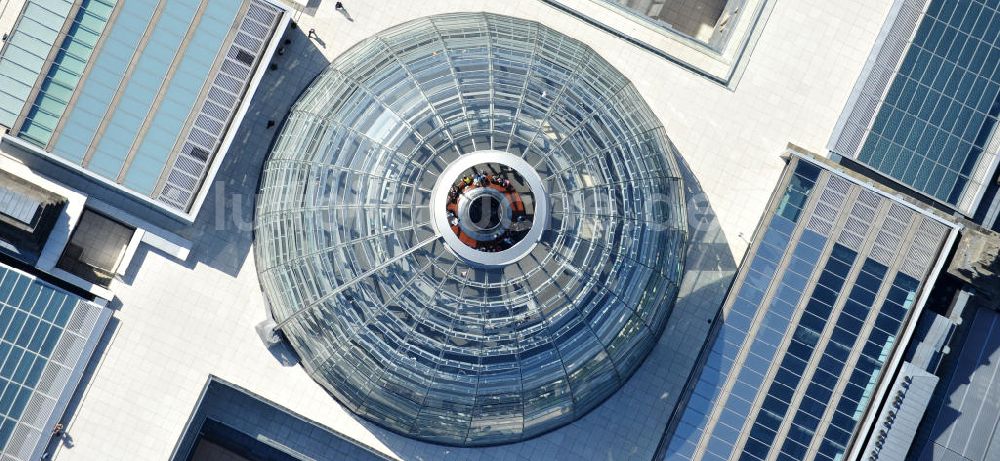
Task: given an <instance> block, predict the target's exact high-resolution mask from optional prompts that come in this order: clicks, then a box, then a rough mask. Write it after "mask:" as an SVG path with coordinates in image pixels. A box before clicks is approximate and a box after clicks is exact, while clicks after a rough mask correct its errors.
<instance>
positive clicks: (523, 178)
mask: <svg viewBox="0 0 1000 461" xmlns="http://www.w3.org/2000/svg"><path fill="white" fill-rule="evenodd" d="M675 155H676V153H675V152H674V149H673V147H672V145H671V143H670V141H669V139H668V138H667V136H666V134H665V132H664V130H663V127H662V126H661V124H660V122H659V120H658V119H657V117H656V116H655V115H654V114H653V113H652V112H651V111H650V109H649V107H648V106H647V105H646V104H645V102H644V101H643V100H642V98H641V97H640V95H639V94H638V92H637V91H636V90H635V88H633V86H632V85H631V84H630V83H629V81H628V80H627V79H626V78H625V77H623V76H622V75H621V74H620V73H619V72H617V71H616V70H615V69H614V68H613V67H612V66H611V65H610V64H608V62H606V61H605V60H604V59H602V58H601V57H600V56H598V55H597V54H596V53H595V52H594V51H593V50H591V49H590V48H588V47H587V46H585V45H583V44H582V43H580V42H578V41H576V40H573V39H571V38H568V37H566V36H565V35H562V34H560V33H558V32H555V31H553V30H552V29H549V28H547V27H545V26H542V25H540V24H538V23H535V22H531V21H525V20H521V19H515V18H510V17H503V16H496V15H489V14H447V15H441V16H433V17H428V18H423V19H418V20H415V21H412V22H408V23H405V24H402V25H400V26H397V27H393V28H392V29H389V30H387V31H384V32H382V33H379V34H377V35H376V36H373V37H371V38H369V39H367V40H365V41H363V42H361V43H359V44H358V45H357V46H355V47H353V48H352V49H351V50H349V51H348V52H346V53H345V54H343V55H342V56H341V57H339V58H338V59H337V60H336V61H334V62H333V64H331V65H330V67H329V68H328V69H327V70H326V71H325V72H323V74H322V75H320V76H319V77H318V78H317V79H316V81H315V82H313V84H312V86H311V87H310V88H309V89H307V90H306V92H305V93H304V94H303V95H302V97H301V99H299V101H298V102H296V104H295V105H294V107H293V108H292V110H291V113H290V115H289V117H288V119H287V120H286V122H285V124H284V126H283V129H282V131H281V134H280V136H279V138H278V139H277V141H276V144H275V146H274V150H273V152H272V154H271V156H270V158H269V159H268V161H267V164H266V166H265V169H264V170H265V171H264V177H263V180H262V186H261V195H260V197H259V199H258V205H257V206H258V208H257V215H256V223H255V230H256V234H255V257H256V264H257V268H258V271H259V275H260V280H261V285H262V288H263V291H264V294H265V296H266V299H267V301H268V303H269V306H270V309H271V314H272V315H273V317H274V319H275V322H277V324H278V329H279V330H280V331H281V332H282V333H283V334H284V335H285V337H286V338H287V339H288V341H289V342H290V343H291V345H292V346H293V347H294V349H295V350H296V351H297V352H298V354H299V356H300V358H301V361H302V364H303V366H304V367H305V369H306V371H307V372H308V373H309V374H310V375H311V376H312V377H313V378H314V379H315V380H316V381H317V382H319V383H320V384H321V385H323V387H325V388H326V390H327V391H329V392H330V393H331V394H332V395H333V396H334V397H335V398H336V399H337V400H338V401H340V402H341V403H342V404H343V405H345V406H347V407H348V408H350V409H351V410H352V411H354V412H355V413H356V414H358V415H360V416H362V417H364V418H366V419H369V420H371V421H374V422H376V423H378V424H380V425H382V426H384V427H386V428H389V429H391V430H393V431H395V432H398V433H401V434H404V435H407V436H410V437H415V438H418V439H422V440H426V441H431V442H436V443H443V444H450V445H467V446H472V445H490V444H499V443H506V442H512V441H517V440H522V439H526V438H529V437H533V436H536V435H538V434H541V433H543V432H546V431H548V430H551V429H554V428H556V427H559V426H561V425H563V424H566V423H568V422H570V421H573V420H574V419H577V418H579V417H581V416H583V415H584V414H585V413H587V412H588V411H589V410H591V409H593V408H594V407H596V406H597V405H598V404H600V403H601V402H602V401H603V400H604V399H606V398H607V397H608V396H610V395H611V394H612V393H614V392H615V390H617V389H618V388H619V387H620V386H621V385H622V384H623V383H624V381H625V380H626V379H628V377H629V376H630V375H631V374H632V372H633V371H635V369H636V368H637V367H638V366H639V364H640V363H641V362H642V360H643V359H644V357H645V356H646V355H647V353H648V352H649V350H650V349H651V348H652V347H653V345H654V344H655V343H656V341H657V339H658V336H659V335H660V333H661V332H662V331H663V327H664V325H665V323H666V321H667V318H668V316H669V315H670V312H671V309H672V307H673V304H674V299H675V297H676V293H677V287H678V284H679V282H680V279H681V276H682V272H683V266H684V262H683V258H684V251H685V247H686V223H685V213H684V204H683V202H682V197H683V192H682V190H683V189H682V184H681V179H680V174H679V170H678V167H677V164H676V157H675ZM680 372H683V373H686V372H687V370H683V371H680Z"/></svg>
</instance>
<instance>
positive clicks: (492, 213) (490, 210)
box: [469, 195, 500, 230]
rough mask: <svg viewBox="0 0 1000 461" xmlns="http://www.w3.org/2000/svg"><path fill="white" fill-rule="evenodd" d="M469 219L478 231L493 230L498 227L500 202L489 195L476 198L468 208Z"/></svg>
mask: <svg viewBox="0 0 1000 461" xmlns="http://www.w3.org/2000/svg"><path fill="white" fill-rule="evenodd" d="M469 219H471V220H472V225H474V226H476V227H477V228H479V229H482V230H489V229H495V228H496V227H497V226H499V225H500V201H499V200H497V199H496V197H493V196H491V195H486V196H483V197H479V198H477V199H476V200H475V201H473V202H472V204H471V205H470V206H469Z"/></svg>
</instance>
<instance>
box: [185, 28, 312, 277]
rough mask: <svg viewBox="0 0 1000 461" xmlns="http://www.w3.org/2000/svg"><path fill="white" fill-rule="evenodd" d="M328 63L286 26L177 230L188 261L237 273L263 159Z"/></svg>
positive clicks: (249, 241)
mask: <svg viewBox="0 0 1000 461" xmlns="http://www.w3.org/2000/svg"><path fill="white" fill-rule="evenodd" d="M329 64H330V62H329V61H328V60H327V58H326V57H325V56H324V55H323V53H322V52H321V51H320V49H319V48H318V47H317V46H316V43H315V42H314V41H313V40H310V39H309V38H308V37H307V36H306V34H305V32H303V31H302V30H301V29H299V28H298V27H289V28H288V29H287V30H286V32H285V34H284V36H283V37H282V42H281V43H279V44H278V50H277V52H276V53H275V54H274V57H273V59H272V60H271V62H270V63H269V64H267V65H268V66H270V69H269V70H268V71H267V73H266V74H265V75H264V77H263V78H262V79H261V82H260V85H259V86H258V87H257V90H256V93H255V96H254V98H253V100H252V102H251V103H250V107H249V109H248V110H247V113H246V115H245V116H244V118H243V123H242V125H241V126H240V128H239V130H238V131H237V133H236V136H235V137H234V139H233V143H232V145H231V146H230V148H229V151H228V153H227V154H226V158H225V159H224V160H223V162H222V165H221V167H220V168H219V172H218V174H217V175H216V180H215V182H214V183H213V184H212V185H211V187H210V189H209V192H208V195H207V198H206V199H205V204H204V205H203V206H202V209H201V213H200V214H199V216H198V219H197V221H195V223H194V224H193V225H192V226H190V227H189V228H187V229H184V230H183V231H182V232H181V234H182V235H183V236H184V237H185V238H188V239H190V240H191V241H192V242H193V248H192V249H191V254H190V256H189V258H188V264H189V265H191V266H193V265H195V264H204V265H207V266H209V267H212V268H214V269H217V270H219V271H222V272H224V273H225V274H227V275H230V276H236V274H238V273H239V271H240V269H241V268H242V267H243V265H244V264H245V262H246V258H247V255H248V254H249V253H250V247H251V244H252V243H253V217H254V206H255V203H256V194H257V190H258V187H259V185H260V177H261V173H262V170H263V166H264V162H265V161H266V160H267V157H268V154H269V153H270V151H271V147H272V145H273V143H274V140H275V139H276V138H277V134H278V133H280V132H281V127H282V124H283V122H284V119H285V117H286V116H287V115H288V113H289V110H290V109H291V107H292V104H294V103H295V101H296V100H298V97H299V95H301V94H302V92H303V91H305V89H306V88H307V87H308V86H309V84H310V83H312V81H313V79H314V78H315V77H316V76H317V75H319V74H320V73H321V72H322V71H323V69H325V68H326V67H327V66H328V65H329Z"/></svg>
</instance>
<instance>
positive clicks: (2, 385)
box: [0, 265, 108, 461]
mask: <svg viewBox="0 0 1000 461" xmlns="http://www.w3.org/2000/svg"><path fill="white" fill-rule="evenodd" d="M102 311H103V308H102V307H101V306H98V305H96V304H94V303H91V302H88V301H86V300H84V299H82V298H80V297H79V296H76V295H74V294H70V293H68V292H66V291H63V290H61V289H59V288H55V287H53V286H52V285H49V284H48V283H45V282H43V281H41V280H38V279H36V278H35V277H32V276H30V275H27V274H24V273H22V272H20V271H17V270H15V269H11V268H9V267H7V266H4V265H0V452H2V453H3V454H4V459H5V460H6V459H10V460H12V461H22V460H23V461H28V460H35V459H39V456H40V455H41V452H42V450H44V448H45V446H46V445H47V444H48V441H49V440H50V439H51V437H50V430H51V427H46V426H47V425H48V424H50V420H51V418H52V416H53V414H54V413H56V412H62V411H63V409H64V408H65V407H64V405H65V404H66V402H67V400H66V398H67V396H66V392H67V391H68V390H69V389H68V387H67V386H75V383H76V381H74V380H73V379H71V375H73V374H74V373H77V372H79V367H80V366H81V365H82V364H83V363H86V360H87V358H89V354H90V352H91V350H92V345H91V346H90V347H86V346H85V344H87V343H88V342H89V343H90V344H93V342H92V341H91V338H92V337H93V335H94V334H95V333H97V334H99V333H100V331H102V330H103V327H104V325H106V324H107V319H108V313H107V312H102ZM77 376H79V375H77ZM77 379H79V378H77Z"/></svg>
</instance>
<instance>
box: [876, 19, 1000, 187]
mask: <svg viewBox="0 0 1000 461" xmlns="http://www.w3.org/2000/svg"><path fill="white" fill-rule="evenodd" d="M998 34H1000V12H998V11H995V10H994V9H993V7H990V6H987V5H985V4H984V3H983V1H982V0H969V1H964V2H955V1H950V0H935V1H934V2H932V3H931V6H930V7H929V8H928V11H927V16H926V17H925V18H924V19H923V21H922V22H921V24H920V27H919V29H918V30H917V32H916V35H915V36H914V40H913V44H912V45H911V46H910V48H909V50H908V51H907V53H906V56H905V57H904V59H903V62H902V64H901V66H900V69H899V72H898V74H897V76H896V78H895V80H894V81H893V83H892V85H891V86H890V88H889V91H888V93H887V94H886V97H885V100H884V101H883V105H882V107H881V108H880V109H879V112H878V114H877V115H876V117H875V120H874V122H873V124H872V128H871V134H870V135H869V137H868V139H867V140H866V142H865V145H864V146H863V147H862V149H861V152H860V153H859V154H858V160H860V161H861V162H863V163H865V164H867V165H868V166H870V167H872V168H874V169H875V170H877V171H879V172H881V173H883V174H886V175H887V176H890V177H892V178H894V179H896V180H898V181H900V182H902V183H904V184H907V185H909V186H911V187H913V188H914V189H916V190H919V191H921V192H923V193H925V194H927V195H929V196H932V197H934V198H936V199H938V200H940V201H942V202H945V203H949V204H952V205H957V204H958V202H959V201H960V200H961V198H962V196H963V194H964V193H965V191H966V189H967V188H968V187H969V186H970V181H973V178H972V176H973V173H974V171H975V169H976V165H977V164H978V162H980V161H981V157H982V156H983V152H984V149H985V145H986V143H987V142H988V141H989V137H990V135H991V133H992V132H993V131H994V130H995V127H996V126H997V118H998V116H1000V42H997V41H996V40H995V39H996V37H997V36H998ZM977 187H978V186H977Z"/></svg>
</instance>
